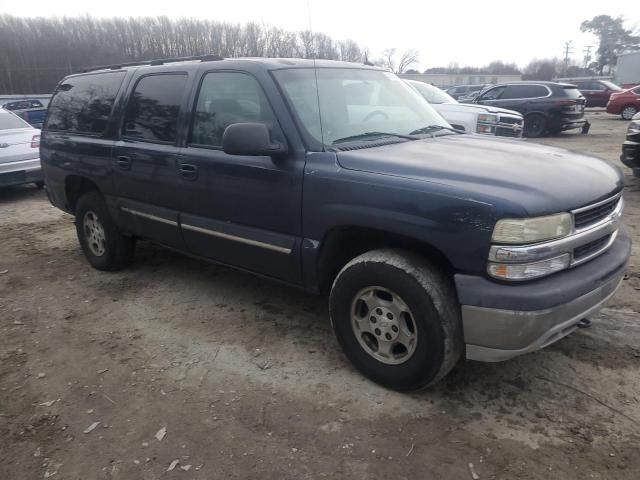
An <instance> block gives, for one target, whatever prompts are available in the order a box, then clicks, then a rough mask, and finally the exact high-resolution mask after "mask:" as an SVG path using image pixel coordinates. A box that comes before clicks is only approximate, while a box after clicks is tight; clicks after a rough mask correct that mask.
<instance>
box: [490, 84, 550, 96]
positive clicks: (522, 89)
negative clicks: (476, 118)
mask: <svg viewBox="0 0 640 480" xmlns="http://www.w3.org/2000/svg"><path fill="white" fill-rule="evenodd" d="M547 95H549V91H548V90H547V87H544V86H542V85H509V86H507V88H506V90H505V91H504V93H503V94H502V97H501V99H503V100H504V99H509V98H538V97H546V96H547Z"/></svg>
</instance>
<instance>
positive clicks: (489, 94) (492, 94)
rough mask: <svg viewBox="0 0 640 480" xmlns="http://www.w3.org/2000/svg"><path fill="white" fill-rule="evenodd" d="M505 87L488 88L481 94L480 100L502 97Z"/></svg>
mask: <svg viewBox="0 0 640 480" xmlns="http://www.w3.org/2000/svg"><path fill="white" fill-rule="evenodd" d="M504 90H505V87H496V88H492V89H491V90H487V91H486V92H485V93H483V94H482V95H480V96H479V97H480V100H497V99H499V98H501V95H502V92H504Z"/></svg>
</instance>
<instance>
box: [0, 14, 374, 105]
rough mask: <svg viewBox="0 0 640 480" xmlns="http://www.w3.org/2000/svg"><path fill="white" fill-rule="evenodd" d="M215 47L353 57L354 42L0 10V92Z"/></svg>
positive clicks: (200, 24)
mask: <svg viewBox="0 0 640 480" xmlns="http://www.w3.org/2000/svg"><path fill="white" fill-rule="evenodd" d="M208 53H216V54H219V55H222V56H225V57H246V56H268V57H302V58H314V57H317V58H326V59H332V60H338V59H342V60H347V61H351V62H360V61H362V58H363V56H364V54H363V50H362V49H361V48H360V46H359V45H358V44H357V43H356V42H354V41H352V40H346V41H342V42H336V41H335V40H333V39H332V38H331V37H329V36H328V35H325V34H323V33H319V32H310V31H306V32H291V31H286V30H283V29H280V28H276V27H269V26H265V25H262V24H259V23H248V24H246V25H240V24H235V23H228V22H217V21H211V20H199V19H194V18H181V19H175V20H174V19H169V18H167V17H139V18H104V19H94V18H92V17H89V16H84V17H62V18H60V17H56V18H42V17H37V18H18V17H13V16H10V15H0V93H46V92H51V91H52V90H53V88H54V87H55V85H56V83H57V82H58V81H59V80H60V79H61V78H62V77H64V76H65V75H68V74H70V73H74V72H78V71H80V70H83V69H86V68H88V67H91V66H95V65H106V64H117V63H124V62H131V61H137V60H148V59H153V58H166V57H178V56H191V55H202V54H208Z"/></svg>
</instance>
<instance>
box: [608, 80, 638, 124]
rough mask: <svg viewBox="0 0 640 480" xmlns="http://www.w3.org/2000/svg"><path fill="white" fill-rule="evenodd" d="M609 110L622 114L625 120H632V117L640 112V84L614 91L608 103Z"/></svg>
mask: <svg viewBox="0 0 640 480" xmlns="http://www.w3.org/2000/svg"><path fill="white" fill-rule="evenodd" d="M607 112H609V113H613V114H615V115H617V114H620V115H622V118H624V119H625V120H631V117H633V116H634V115H635V114H636V113H637V112H640V86H637V87H633V88H630V89H628V90H624V91H622V92H618V93H612V94H611V97H609V103H607Z"/></svg>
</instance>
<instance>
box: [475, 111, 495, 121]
mask: <svg viewBox="0 0 640 480" xmlns="http://www.w3.org/2000/svg"><path fill="white" fill-rule="evenodd" d="M478 122H484V123H498V116H497V115H493V114H491V113H481V114H480V115H478Z"/></svg>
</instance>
